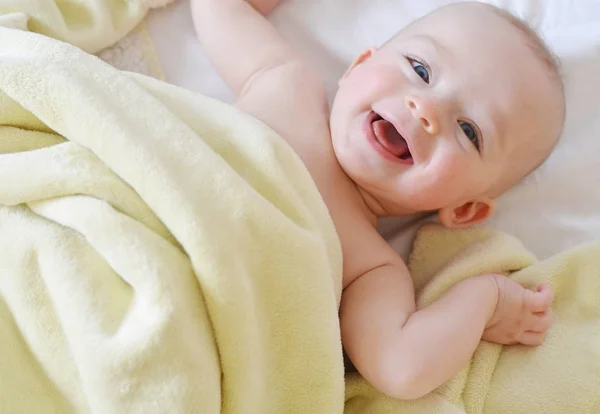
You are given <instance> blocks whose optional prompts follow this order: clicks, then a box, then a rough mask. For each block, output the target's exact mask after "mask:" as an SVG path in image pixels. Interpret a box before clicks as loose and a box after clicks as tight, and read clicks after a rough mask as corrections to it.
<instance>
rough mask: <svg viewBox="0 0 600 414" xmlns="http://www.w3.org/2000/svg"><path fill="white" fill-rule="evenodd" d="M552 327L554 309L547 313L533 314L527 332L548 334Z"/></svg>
mask: <svg viewBox="0 0 600 414" xmlns="http://www.w3.org/2000/svg"><path fill="white" fill-rule="evenodd" d="M550 325H552V309H550V308H549V309H546V311H545V312H539V313H533V314H531V316H530V317H529V318H528V320H527V326H526V329H525V330H526V331H531V332H540V333H541V332H546V331H547V330H548V329H549V328H550Z"/></svg>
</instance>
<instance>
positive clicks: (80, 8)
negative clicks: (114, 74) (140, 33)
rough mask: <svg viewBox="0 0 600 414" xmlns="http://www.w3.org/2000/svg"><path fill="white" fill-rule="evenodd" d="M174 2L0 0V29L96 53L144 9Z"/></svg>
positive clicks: (135, 22) (132, 23)
mask: <svg viewBox="0 0 600 414" xmlns="http://www.w3.org/2000/svg"><path fill="white" fill-rule="evenodd" d="M173 1H175V0H0V26H3V27H13V28H20V29H28V30H31V31H32V32H36V33H42V34H44V35H46V36H50V37H53V38H55V39H59V40H62V41H63V42H68V43H71V44H73V45H75V46H77V47H79V48H81V49H83V50H85V51H86V52H88V53H96V52H99V51H100V50H102V49H104V48H105V47H108V46H111V45H113V44H114V43H116V42H117V41H119V40H121V39H122V38H123V37H124V36H125V35H126V34H127V33H129V32H130V31H131V30H132V29H133V28H134V27H136V26H137V25H138V24H139V23H140V21H141V20H142V19H143V18H144V16H145V15H146V13H147V12H148V10H150V9H151V8H155V7H160V6H165V5H167V4H169V3H171V2H173Z"/></svg>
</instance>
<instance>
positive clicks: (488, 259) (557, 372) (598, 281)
mask: <svg viewBox="0 0 600 414" xmlns="http://www.w3.org/2000/svg"><path fill="white" fill-rule="evenodd" d="M409 267H410V269H411V271H412V275H413V278H414V279H415V287H416V289H417V305H418V306H419V307H423V306H426V305H427V304H429V303H431V302H432V301H434V300H435V299H436V298H438V297H439V296H440V295H441V294H443V292H445V291H446V290H447V289H448V288H449V287H450V286H452V285H453V284H455V283H457V282H458V281H460V280H462V279H464V278H467V277H471V276H476V275H479V274H483V273H488V272H495V273H504V274H510V277H512V278H514V279H515V280H517V281H518V282H520V283H521V284H522V285H524V286H529V287H535V286H537V285H538V284H539V283H541V282H548V283H549V284H550V286H551V287H552V288H553V289H554V290H555V302H554V305H553V311H554V313H553V315H554V322H553V326H552V329H551V330H550V332H549V335H548V337H547V339H546V341H545V343H544V344H543V345H541V346H540V347H536V348H530V347H525V346H508V347H503V346H501V345H496V344H491V343H487V342H481V344H480V345H479V347H478V348H477V351H476V352H475V355H474V356H473V358H472V360H471V362H470V364H469V365H468V366H467V367H465V368H464V369H463V370H462V371H461V372H460V373H459V374H457V375H456V376H455V377H454V378H452V379H451V380H450V381H448V382H447V383H446V384H445V385H443V386H442V387H441V388H439V389H438V390H436V391H434V392H433V393H431V394H429V395H427V396H426V397H424V398H421V399H419V400H415V401H399V400H393V399H391V398H387V397H385V396H383V395H381V394H379V393H377V392H376V391H375V390H374V389H372V388H371V387H370V386H369V385H368V384H367V383H366V382H365V381H364V380H362V379H361V378H360V377H359V376H358V375H351V376H349V378H348V381H347V382H348V389H347V395H346V399H347V401H346V414H359V413H373V414H375V413H376V414H383V413H390V414H391V413H394V414H424V413H427V414H437V413H439V414H454V413H463V412H466V413H469V414H471V413H472V414H475V413H498V414H504V413H536V414H538V413H540V414H542V413H543V414H550V413H556V414H565V413H578V414H583V413H586V414H594V413H600V242H599V243H594V244H590V245H586V246H581V247H578V248H576V249H573V250H570V251H567V252H564V253H562V254H560V255H557V256H555V257H553V258H551V259H548V260H546V261H543V262H536V260H535V257H533V256H532V255H531V254H530V253H528V251H527V250H526V249H525V248H524V247H523V245H522V244H521V243H520V242H519V241H518V240H516V239H515V238H513V237H511V236H508V235H506V234H503V233H500V232H496V231H493V230H489V229H472V230H459V231H450V230H446V229H444V228H442V227H440V226H437V225H428V226H426V227H424V228H423V229H421V231H420V233H419V235H418V236H417V240H416V242H415V246H414V250H413V252H412V255H411V259H410V266H409Z"/></svg>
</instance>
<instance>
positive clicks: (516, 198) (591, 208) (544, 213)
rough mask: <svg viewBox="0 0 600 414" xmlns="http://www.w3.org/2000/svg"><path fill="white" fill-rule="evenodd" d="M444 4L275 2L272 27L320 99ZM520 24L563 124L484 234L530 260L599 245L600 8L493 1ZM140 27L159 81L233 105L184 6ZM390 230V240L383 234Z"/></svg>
mask: <svg viewBox="0 0 600 414" xmlns="http://www.w3.org/2000/svg"><path fill="white" fill-rule="evenodd" d="M452 2H455V1H454V0H421V1H418V2H416V1H413V0H395V1H392V0H325V1H322V0H321V1H319V0H313V1H310V0H284V2H283V4H282V6H280V8H279V9H278V10H277V11H276V12H275V13H274V15H273V16H272V20H273V22H274V23H275V25H276V26H277V27H278V28H279V30H280V31H281V33H282V34H283V35H284V36H285V37H287V38H288V40H289V41H290V42H291V43H292V44H293V45H294V46H295V47H297V48H298V50H300V51H301V52H302V53H304V54H305V56H306V57H307V58H308V59H310V60H311V61H312V62H313V63H314V65H315V66H316V67H317V68H318V69H320V70H321V72H322V73H323V76H324V77H325V79H326V81H327V85H328V88H329V92H330V95H333V93H334V92H335V86H336V81H337V78H338V77H339V76H340V75H341V74H342V73H343V71H344V69H345V67H346V65H347V64H348V63H349V62H350V61H351V60H352V59H353V57H354V56H356V54H357V53H358V52H360V51H361V50H362V49H364V48H366V47H369V46H372V45H378V44H381V43H382V42H383V41H385V40H386V39H387V38H389V37H390V36H392V35H393V34H394V33H395V32H396V31H397V30H399V29H400V28H401V27H402V26H404V25H405V24H406V23H408V22H409V21H411V20H413V19H415V18H417V17H419V16H421V15H423V14H425V13H427V12H428V11H430V10H432V9H434V8H436V7H438V6H440V5H442V4H447V3H452ZM488 2H489V3H492V4H495V5H497V6H501V7H503V8H505V9H507V10H509V11H511V12H513V13H515V14H516V15H518V16H520V17H522V18H524V19H525V20H527V21H528V22H529V23H530V24H531V25H532V26H534V27H535V28H536V29H538V30H539V31H540V32H541V33H542V35H543V36H544V37H545V38H546V40H547V41H548V43H549V44H550V45H551V46H552V47H553V49H554V51H555V52H556V53H557V54H558V55H559V57H560V58H561V60H562V63H563V72H564V76H565V84H566V93H567V112H568V114H567V123H566V126H565V130H564V133H563V137H562V139H561V141H560V143H559V144H558V146H557V148H556V150H555V151H554V153H553V154H552V156H551V157H550V159H549V160H548V161H547V163H545V164H544V165H543V166H542V167H541V168H540V169H538V170H537V171H536V172H535V173H534V174H532V175H531V176H530V177H528V178H527V179H526V180H525V181H524V182H523V183H521V184H520V185H519V186H517V187H516V188H515V189H513V190H512V191H510V192H509V193H507V194H506V195H504V196H503V197H502V198H501V199H500V200H499V206H498V207H499V208H498V212H497V214H496V216H495V218H494V219H493V220H492V221H491V222H489V223H488V224H487V225H490V226H494V227H496V228H498V229H500V230H503V231H505V232H508V233H510V234H513V235H515V236H516V237H518V238H519V239H520V240H522V241H523V243H524V244H525V246H526V247H527V248H529V249H530V250H531V251H532V252H534V253H535V254H536V255H538V257H540V258H544V257H547V256H549V255H551V254H554V253H556V252H559V251H561V250H564V249H565V248H568V247H571V246H573V245H576V244H579V243H582V242H586V241H589V240H593V239H598V238H600V161H599V159H600V116H599V115H600V0H577V1H574V0H496V1H488ZM148 27H149V30H150V33H151V37H152V38H153V40H154V42H155V46H156V48H157V52H158V54H159V58H160V60H161V61H162V63H163V66H164V69H165V75H166V78H167V80H168V81H169V82H171V83H174V84H177V85H180V86H183V87H185V88H189V89H192V90H194V91H197V92H200V93H204V94H207V95H210V96H213V97H216V98H219V99H222V100H224V101H228V102H231V101H232V99H233V96H232V94H231V92H230V91H229V90H228V89H227V87H226V85H225V84H224V83H223V82H222V81H221V80H220V79H219V77H218V76H217V75H216V73H215V72H214V71H213V70H212V68H211V67H210V64H209V62H208V61H207V60H206V58H205V57H204V55H203V53H202V50H201V48H200V46H199V43H198V41H197V39H196V37H195V34H194V30H193V26H192V21H191V17H190V12H189V0H178V1H177V3H176V4H174V5H172V6H170V7H169V8H166V9H163V10H160V11H154V12H152V13H151V15H150V16H149V17H148ZM406 221H407V220H406V219H401V220H397V219H396V220H391V221H389V220H388V221H386V223H385V227H386V228H385V231H386V234H387V235H388V236H389V238H390V241H391V242H392V244H393V245H394V247H395V248H396V249H397V250H398V251H399V252H400V253H401V254H402V255H403V256H405V255H406V252H407V251H408V248H409V246H410V243H411V239H412V234H413V230H414V229H415V228H416V227H415V226H412V227H410V228H408V229H405V231H400V230H402V229H403V227H401V226H400V225H401V224H402V223H405V222H406ZM390 228H392V231H390Z"/></svg>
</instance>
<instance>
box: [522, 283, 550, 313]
mask: <svg viewBox="0 0 600 414" xmlns="http://www.w3.org/2000/svg"><path fill="white" fill-rule="evenodd" d="M553 300H554V293H553V292H552V289H550V286H548V285H547V284H546V283H542V284H540V285H539V286H538V287H537V291H536V292H532V291H530V290H528V291H526V293H525V301H526V302H525V303H526V306H527V309H529V310H530V311H531V312H544V311H546V309H548V308H550V306H551V305H552V301H553Z"/></svg>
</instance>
